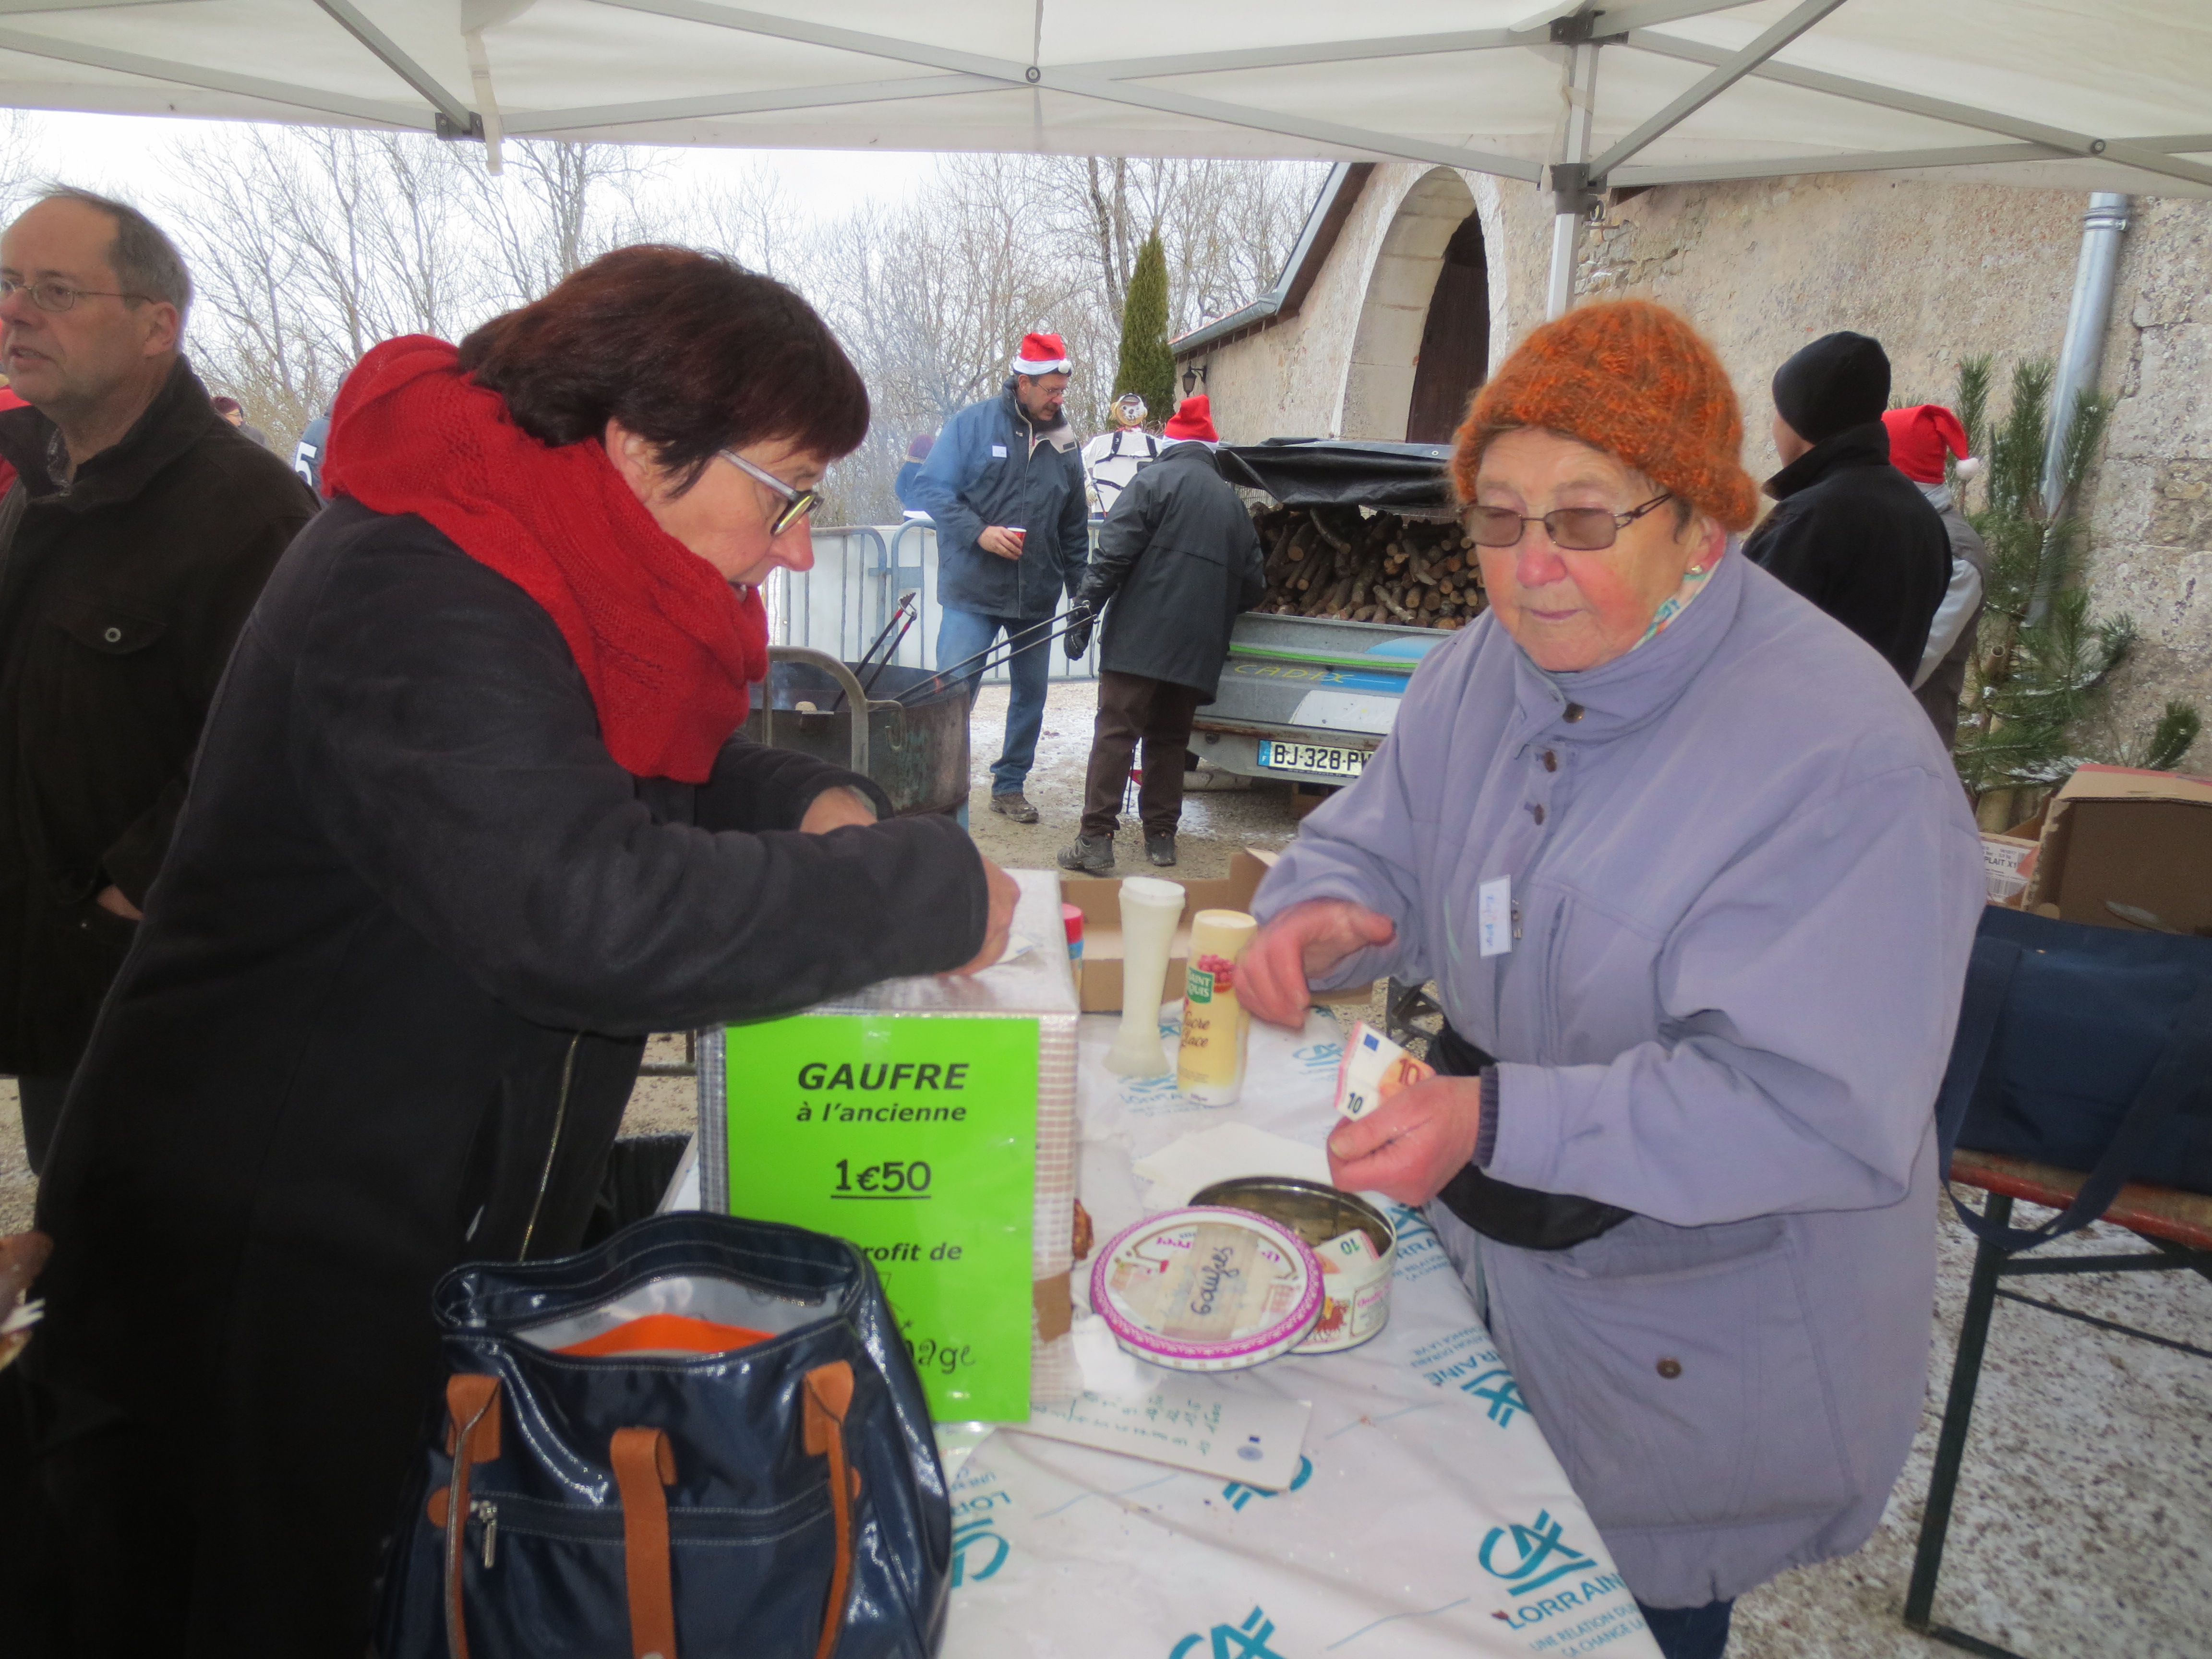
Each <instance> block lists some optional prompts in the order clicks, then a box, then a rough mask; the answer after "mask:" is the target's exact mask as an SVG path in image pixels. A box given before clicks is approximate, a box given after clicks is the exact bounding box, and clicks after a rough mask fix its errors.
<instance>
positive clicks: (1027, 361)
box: [1014, 334, 1073, 375]
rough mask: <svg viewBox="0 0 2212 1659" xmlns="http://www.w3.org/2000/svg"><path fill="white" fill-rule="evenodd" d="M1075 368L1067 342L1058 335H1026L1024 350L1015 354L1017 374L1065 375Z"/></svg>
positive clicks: (1023, 342) (1023, 343)
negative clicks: (1068, 351)
mask: <svg viewBox="0 0 2212 1659" xmlns="http://www.w3.org/2000/svg"><path fill="white" fill-rule="evenodd" d="M1071 368H1073V362H1071V360H1070V359H1069V357H1068V355H1067V342H1066V341H1065V340H1063V339H1061V338H1060V336H1059V335H1057V334H1024V335H1023V336H1022V349H1020V350H1019V351H1018V352H1016V353H1015V354H1014V373H1015V374H1031V375H1035V374H1067V373H1068V372H1069V370H1070V369H1071Z"/></svg>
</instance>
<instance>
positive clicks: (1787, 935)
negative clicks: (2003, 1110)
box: [1242, 301, 1982, 1659]
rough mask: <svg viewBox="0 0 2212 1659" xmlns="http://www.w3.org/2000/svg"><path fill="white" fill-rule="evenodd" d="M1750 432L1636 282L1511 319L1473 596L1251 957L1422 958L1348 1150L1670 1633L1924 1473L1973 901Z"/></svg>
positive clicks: (1279, 886) (1259, 977) (1964, 836)
mask: <svg viewBox="0 0 2212 1659" xmlns="http://www.w3.org/2000/svg"><path fill="white" fill-rule="evenodd" d="M1742 430H1743V429H1742V422H1741V418H1740V417H1739V416H1738V413H1737V409H1736V401H1735V394H1734V392H1732V391H1731V389H1730V387H1729V380H1728V377H1727V374H1725V372H1724V371H1723V368H1722V367H1721V365H1720V363H1719V362H1718V360H1717V358H1716V357H1715V356H1714V354H1713V351H1712V349H1711V347H1710V346H1709V345H1707V344H1706V343H1705V341H1704V340H1702V339H1700V338H1699V337H1698V335H1697V334H1696V333H1695V332H1694V331H1692V329H1691V328H1690V327H1689V326H1688V325H1687V324H1686V323H1685V322H1683V320H1682V319H1680V318H1679V317H1677V316H1675V315H1674V313H1671V312H1668V311H1667V310H1665V309H1663V308H1662V307H1658V306H1655V305H1650V304H1648V303H1645V302H1643V301H1620V302H1616V303H1612V304H1599V305H1591V306H1587V307H1583V308H1582V309H1580V310H1577V311H1574V312H1571V313H1568V314H1567V315H1566V316H1565V317H1564V318H1561V319H1559V320H1558V321H1556V322H1552V323H1548V324H1546V325H1544V326H1543V327H1541V328H1539V329H1538V330H1536V331H1535V332H1534V333H1533V334H1531V335H1530V336H1529V337H1528V339H1527V340H1526V341H1524V342H1523V343H1522V345H1521V347H1520V349H1518V350H1516V352H1515V353H1514V354H1513V356H1511V357H1510V359H1509V360H1508V361H1507V362H1505V364H1504V366H1503V367H1502V368H1500V369H1499V370H1498V374H1497V375H1496V376H1495V377H1494V378H1493V379H1492V380H1491V381H1490V383H1489V384H1488V385H1487V386H1485V387H1484V388H1483V389H1482V391H1481V392H1480V393H1479V394H1478V395H1477V397H1476V398H1475V400H1474V408H1473V410H1471V411H1470V413H1469V414H1468V419H1467V423H1466V424H1465V425H1464V426H1463V427H1462V428H1461V429H1460V433H1459V437H1458V441H1457V446H1456V448H1455V453H1454V456H1453V460H1452V474H1453V479H1454V482H1455V484H1456V486H1457V488H1458V492H1459V495H1460V500H1461V501H1462V511H1463V513H1464V515H1465V518H1464V521H1465V523H1466V525H1467V526H1468V530H1469V532H1471V536H1472V539H1473V540H1474V543H1475V544H1476V547H1477V550H1478V553H1479V556H1480V566H1481V575H1482V581H1483V586H1484V590H1485V592H1486V595H1487V597H1488V600H1489V609H1488V611H1487V613H1486V615H1485V616H1483V617H1481V618H1480V619H1479V620H1478V621H1477V623H1475V624H1474V626H1473V627H1471V628H1468V629H1466V630H1465V631H1463V632H1462V633H1460V634H1457V635H1453V636H1452V637H1451V638H1450V639H1449V640H1448V641H1445V642H1444V643H1443V645H1441V646H1439V647H1437V649H1436V650H1434V651H1432V652H1431V653H1429V654H1428V656H1427V657H1426V658H1425V659H1424V660H1423V662H1422V664H1421V666H1420V669H1419V671H1418V672H1417V673H1416V674H1415V675H1414V677H1413V684H1412V685H1411V687H1410V688H1409V690H1408V691H1407V696H1406V698H1405V701H1404V702H1403V703H1402V704H1401V707H1400V711H1399V714H1398V718H1397V722H1396V725H1395V727H1394V729H1393V731H1392V732H1391V735H1390V737H1389V740H1388V742H1387V743H1386V744H1384V746H1383V749H1382V750H1380V751H1379V752H1378V754H1377V755H1376V757H1375V759H1374V760H1373V761H1372V762H1371V763H1370V764H1369V766H1368V768H1367V770H1366V772H1365V774H1364V775H1363V776H1362V777H1361V778H1360V780H1359V781H1358V782H1357V783H1356V784H1354V785H1352V787H1350V788H1347V789H1346V790H1345V791H1343V792H1342V793H1340V794H1338V795H1336V796H1334V797H1333V798H1332V799H1330V800H1329V801H1328V803H1327V804H1326V805H1323V806H1322V808H1321V810H1320V811H1316V813H1314V815H1313V816H1312V817H1310V818H1308V819H1307V820H1306V822H1305V824H1304V828H1303V829H1302V830H1301V832H1300V834H1299V837H1298V840H1297V842H1296V843H1295V844H1294V845H1293V846H1292V847H1291V849H1290V850H1289V852H1287V853H1286V854H1285V855H1284V856H1283V858H1282V860H1281V861H1280V862H1279V864H1278V866H1276V868H1275V870H1274V872H1273V874H1271V875H1270V876H1269V877H1268V878H1267V882H1266V884H1265V885H1264V886H1262V888H1261V891H1260V895H1259V899H1258V902H1257V904H1256V906H1255V908H1256V909H1257V910H1258V911H1259V912H1260V914H1261V918H1262V920H1263V921H1264V922H1265V924H1266V925H1265V927H1263V928H1262V929H1261V933H1260V935H1259V937H1258V939H1256V940H1255V942H1254V944H1253V945H1252V946H1251V947H1250V949H1249V951H1248V952H1247V954H1246V956H1245V958H1244V963H1245V966H1244V970H1243V975H1244V983H1243V987H1242V988H1243V996H1244V1005H1245V1006H1246V1007H1248V1008H1249V1009H1251V1010H1252V1011H1253V1012H1255V1014H1258V1015H1260V1016H1261V1018H1268V1019H1274V1020H1279V1021H1283V1022H1292V1021H1295V1020H1296V1019H1297V1018H1298V1017H1299V1016H1301V1015H1302V1014H1303V1012H1304V1009H1305V1006H1306V1004H1307V1001H1308V1000H1309V995H1310V987H1339V986H1346V985H1350V984H1353V983H1360V984H1364V983H1366V982H1368V981H1372V980H1374V979H1376V978H1377V977H1380V976H1381V975H1385V974H1389V975H1395V976H1396V977H1398V978H1401V979H1406V980H1410V981H1413V982H1415V983H1419V982H1421V981H1426V980H1431V979H1433V980H1434V981H1436V984H1437V992H1438V995H1439V999H1440V1000H1441V1002H1442V1004H1443V1009H1444V1012H1445V1015H1446V1018H1447V1020H1448V1022H1449V1023H1448V1024H1447V1026H1446V1028H1445V1030H1444V1031H1443V1035H1442V1036H1441V1037H1440V1038H1439V1039H1438V1040H1437V1041H1436V1042H1433V1043H1431V1048H1430V1059H1431V1061H1433V1062H1435V1063H1436V1064H1437V1068H1438V1070H1439V1072H1440V1073H1443V1075H1440V1076H1438V1077H1437V1078H1435V1079H1431V1080H1429V1081H1427V1082H1424V1083H1420V1084H1418V1085H1414V1086H1413V1087H1412V1088H1409V1089H1407V1090H1405V1091H1402V1092H1401V1093H1399V1094H1398V1095H1396V1096H1395V1097H1393V1098H1392V1099H1391V1100H1390V1102H1389V1103H1388V1104H1386V1105H1385V1106H1383V1108H1382V1109H1379V1110H1377V1111H1376V1112H1373V1113H1371V1114H1370V1115H1367V1116H1365V1117H1364V1118H1362V1119H1360V1120H1358V1121H1357V1122H1352V1123H1346V1124H1341V1125H1340V1126H1339V1127H1337V1129H1336V1131H1335V1133H1334V1134H1333V1135H1332V1137H1331V1139H1330V1145H1329V1155H1330V1163H1331V1166H1332V1170H1333V1172H1334V1178H1335V1180H1336V1181H1337V1182H1338V1183H1339V1184H1340V1185H1341V1186H1344V1187H1346V1188H1354V1189H1364V1190H1372V1191H1379V1192H1382V1193H1384V1194H1388V1195H1389V1196H1390V1197H1392V1198H1394V1199H1396V1200H1400V1201H1401V1202H1404V1203H1407V1204H1423V1205H1426V1206H1427V1215H1428V1218H1429V1220H1430V1222H1431V1225H1434V1227H1435V1228H1436V1230H1437V1234H1438V1235H1439V1237H1441V1238H1442V1239H1443V1243H1444V1245H1445V1248H1446V1249H1447V1250H1448V1251H1449V1253H1450V1255H1451V1256H1452V1259H1453V1260H1454V1261H1455V1262H1456V1263H1457V1264H1458V1265H1459V1267H1460V1269H1461V1271H1462V1274H1463V1276H1464V1277H1465V1278H1466V1279H1467V1281H1468V1285H1469V1286H1470V1288H1471V1289H1473V1290H1474V1294H1475V1295H1476V1297H1477V1300H1478V1304H1479V1305H1480V1307H1481V1309H1482V1311H1483V1315H1484V1317H1485V1318H1486V1320H1487V1321H1488V1322H1489V1326H1490V1329H1491V1332H1492V1334H1493V1335H1494V1336H1495V1338H1496V1339H1497V1341H1498V1346H1499V1348H1500V1350H1501V1351H1502V1352H1504V1356H1505V1358H1506V1361H1507V1363H1508V1364H1510V1366H1511V1367H1512V1370H1513V1373H1514V1376H1515V1377H1516V1380H1517V1381H1518V1383H1519V1384H1520V1387H1521V1389H1522V1393H1523V1395H1525V1396H1526V1398H1527V1400H1528V1407H1529V1410H1530V1413H1531V1414H1532V1415H1533V1416H1534V1418H1535V1419H1536V1420H1537V1422H1538V1423H1539V1424H1540V1425H1541V1426H1542V1428H1543V1430H1544V1431H1545V1434H1546V1436H1547V1438H1548V1439H1549V1440H1550V1442H1551V1443H1552V1446H1553V1449H1555V1450H1556V1451H1557V1452H1558V1453H1559V1457H1560V1460H1561V1462H1563V1463H1564V1464H1565V1466H1566V1470H1567V1473H1568V1474H1569V1476H1570V1477H1571V1479H1572V1480H1573V1482H1574V1485H1575V1488H1576V1490H1577V1492H1579V1493H1580V1495H1581V1496H1582V1498H1583V1501H1584V1502H1585V1504H1587V1505H1588V1507H1589V1516H1590V1519H1591V1521H1592V1522H1594V1523H1595V1527H1596V1528H1597V1530H1598V1531H1599V1533H1600V1534H1602V1537H1603V1540H1604V1542H1605V1544H1606V1546H1607V1548H1608V1549H1609V1550H1610V1552H1611V1553H1612V1556H1613V1560H1614V1561H1615V1562H1616V1563H1617V1564H1618V1565H1619V1566H1620V1571H1621V1574H1622V1576H1623V1577H1624V1578H1625V1579H1626V1582H1627V1584H1628V1587H1629V1589H1631V1590H1632V1591H1633V1592H1634V1593H1635V1595H1636V1597H1637V1599H1638V1601H1639V1602H1641V1603H1642V1604H1643V1605H1644V1613H1645V1618H1646V1620H1647V1622H1648V1623H1650V1626H1651V1628H1652V1632H1653V1634H1654V1635H1655V1637H1656V1638H1657V1639H1658V1643H1659V1646H1660V1649H1661V1650H1662V1652H1663V1653H1665V1654H1666V1655H1667V1656H1668V1659H1712V1656H1717V1655H1718V1654H1720V1653H1721V1652H1722V1650H1723V1649H1724V1648H1725V1646H1726V1644H1727V1639H1728V1624H1729V1609H1730V1607H1731V1605H1732V1603H1733V1601H1734V1600H1735V1597H1736V1596H1738V1595H1741V1594H1742V1593H1743V1592H1744V1591H1745V1590H1747V1589H1751V1588H1752V1587H1753V1586H1754V1585H1756V1584H1759V1583H1762V1582H1764V1581H1765V1580H1766V1579H1768V1578H1770V1577H1773V1576H1774V1575H1775V1574H1776V1573H1778V1572H1780V1571H1783V1570H1784V1568H1787V1567H1790V1566H1795V1565H1802V1564H1803V1563H1806V1562H1809V1561H1816V1560H1820V1559H1824V1558H1826V1557H1829V1556H1833V1555H1837V1554H1840V1553H1845V1552H1848V1551H1850V1550H1854V1549H1856V1548H1857V1547H1859V1545H1860V1544H1862V1543H1863V1542H1864V1541H1865V1540H1866V1538H1867V1536H1868V1535H1869V1533H1871V1532H1872V1531H1873V1529H1874V1526H1875V1522H1876V1521H1878V1520H1879V1519H1880V1517H1881V1510H1882V1505H1883V1503H1884V1500H1885V1499H1886V1498H1887V1496H1888V1494H1889V1490H1890V1487H1891V1486H1892V1484H1893V1482H1894V1481H1895V1480H1896V1478H1897V1475H1898V1473H1899V1469H1901V1468H1903V1466H1904V1462H1905V1452H1906V1449H1907V1448H1908V1447H1909V1446H1910V1444H1911V1439H1912V1434H1913V1430H1914V1429H1915V1427H1916V1426H1917V1424H1918V1422H1919V1419H1920V1401H1921V1392H1922V1382H1923V1372H1924V1370H1925V1365H1926V1361H1927V1355H1928V1342H1929V1316H1928V1309H1929V1303H1930V1300H1931V1298H1932V1297H1933V1294H1934V1288H1935V1270H1936V1262H1935V1207H1936V1196H1935V1194H1936V1142H1935V1124H1934V1114H1933V1110H1932V1108H1933V1104H1934V1102H1935V1098H1936V1086H1937V1085H1938V1083H1939V1081H1940V1080H1941V1079H1942V1073H1943V1068H1944V1063H1945V1060H1946V1058H1947V1055H1948V1050H1949V1047H1950V1041H1951V1030H1952V1026H1953V1024H1954V1022H1955V1020H1956V1018H1957V1012H1958V1001H1959V987H1960V982H1961V980H1962V978H1963V976H1964V974H1965V970H1966V954H1967V951H1968V948H1969V946H1970V945H1971V942H1972V936H1973V930H1974V923H1975V919H1976V916H1977V915H1978V911H1979V909H1980V905H1981V885H1982V883H1981V874H1980V860H1979V856H1978V848H1977V842H1976V837H1975V833H1974V827H1973V823H1972V820H1971V819H1970V817H1968V816H1967V812H1966V805H1965V799H1964V797H1963V796H1962V795H1961V794H1960V791H1959V786H1958V781H1957V779H1956V778H1955V777H1954V776H1953V775H1952V772H1951V769H1950V765H1949V763H1948V757H1947V756H1946V755H1945V754H1944V752H1943V750H1942V747H1941V746H1940V745H1939V744H1937V742H1936V738H1935V735H1934V733H1933V732H1931V731H1930V730H1929V723H1928V720H1927V719H1926V717H1925V716H1924V715H1923V714H1921V712H1920V710H1919V708H1917V706H1916V705H1915V704H1914V702H1913V701H1912V698H1911V695H1910V694H1909V693H1908V692H1907V691H1906V690H1905V686H1904V685H1903V684H1901V683H1900V682H1899V678H1898V677H1897V675H1896V674H1894V673H1893V672H1892V671H1890V670H1889V668H1888V667H1887V665H1885V664H1884V663H1883V662H1882V661H1881V659H1880V658H1878V657H1876V656H1875V655H1874V654H1873V653H1869V651H1868V650H1867V649H1866V648H1865V647H1864V646H1863V645H1861V644H1860V643H1859V642H1858V641H1857V640H1856V639H1854V638H1853V637H1852V636H1851V635H1850V633H1849V632H1848V631H1847V630H1845V629H1844V628H1843V627H1842V625H1841V624H1839V623H1836V622H1834V621H1832V620H1831V619H1830V618H1829V617H1826V616H1824V615H1822V614H1821V613H1820V611H1817V610H1815V609H1814V607H1813V606H1812V605H1810V604H1808V602H1807V601H1805V600H1804V599H1801V598H1799V597H1798V596H1797V595H1796V594H1795V593H1792V592H1790V591H1789V590H1788V589H1787V588H1785V587H1784V586H1782V584H1781V583H1779V582H1778V581H1776V580H1774V579H1773V578H1771V577H1770V576H1768V575H1767V574H1765V572H1764V571H1762V570H1759V569H1758V568H1756V567H1754V566H1753V565H1752V564H1751V563H1750V562H1748V561H1747V560H1746V559H1744V558H1743V557H1742V556H1741V554H1740V552H1739V551H1738V550H1737V546H1736V543H1735V537H1736V535H1737V534H1739V533H1740V532H1742V531H1743V530H1744V528H1745V527H1746V526H1747V525H1748V524H1749V523H1750V520H1751V517H1752V508H1753V500H1754V495H1753V485H1752V482H1751V480H1750V478H1749V477H1747V476H1746V474H1745V472H1744V471H1743V468H1742V466H1741V463H1740V461H1739V460H1738V451H1739V449H1740V447H1741V441H1742ZM1560 1542H1561V1543H1562V1544H1565V1545H1571V1546H1572V1545H1576V1544H1577V1541H1576V1540H1575V1539H1573V1538H1572V1537H1567V1536H1563V1537H1562V1538H1561V1540H1560ZM1583 1543H1585V1544H1586V1543H1587V1540H1585V1541H1583ZM1470 1571H1471V1572H1476V1573H1478V1575H1479V1572H1480V1562H1478V1563H1477V1565H1475V1566H1474V1567H1471V1568H1470ZM1490 1588H1491V1589H1492V1591H1494V1592H1495V1597H1494V1598H1492V1599H1496V1598H1503V1599H1498V1600H1497V1604H1498V1605H1500V1606H1507V1605H1510V1595H1511V1592H1510V1589H1508V1588H1506V1587H1505V1586H1504V1584H1503V1583H1502V1582H1501V1583H1498V1584H1496V1585H1492V1586H1491V1587H1490Z"/></svg>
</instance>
